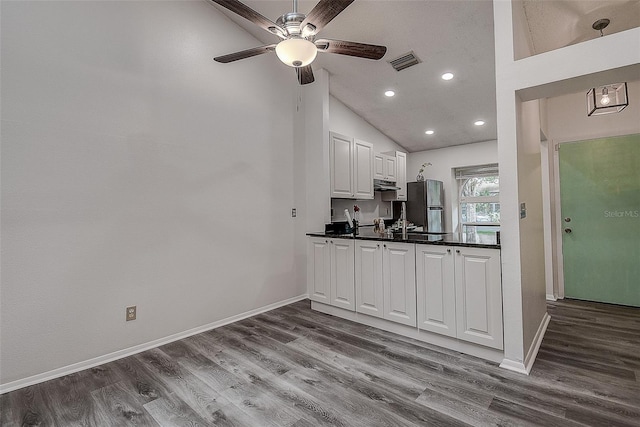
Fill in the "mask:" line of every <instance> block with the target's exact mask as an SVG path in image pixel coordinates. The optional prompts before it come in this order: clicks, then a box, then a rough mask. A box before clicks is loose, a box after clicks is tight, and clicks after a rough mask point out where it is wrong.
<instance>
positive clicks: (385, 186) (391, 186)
mask: <svg viewBox="0 0 640 427" xmlns="http://www.w3.org/2000/svg"><path fill="white" fill-rule="evenodd" d="M398 190H402V189H401V188H400V187H398V186H397V185H396V183H395V182H391V181H383V180H381V179H374V180H373V191H398Z"/></svg>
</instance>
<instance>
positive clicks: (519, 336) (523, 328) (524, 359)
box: [493, 0, 640, 372]
mask: <svg viewBox="0 0 640 427" xmlns="http://www.w3.org/2000/svg"><path fill="white" fill-rule="evenodd" d="M513 7H515V6H514V4H513V3H512V2H510V1H503V0H494V2H493V8H494V29H495V41H496V43H495V48H496V103H497V129H498V158H499V163H500V184H501V185H500V191H501V197H500V202H501V229H502V235H501V245H502V280H503V282H502V283H503V308H504V324H505V330H504V335H505V360H504V361H503V364H502V365H501V366H504V367H508V368H510V369H514V370H518V371H521V372H526V370H527V369H528V368H529V367H530V363H531V362H532V361H533V358H534V357H535V353H536V351H537V349H536V342H532V343H529V342H528V341H529V337H530V335H531V334H530V333H529V332H527V331H531V330H533V328H534V326H535V327H538V326H540V329H539V330H538V331H539V332H543V331H544V323H543V322H544V319H545V318H544V317H543V322H540V317H541V316H540V314H541V313H539V312H538V311H537V310H533V309H529V308H526V309H525V308H523V304H533V305H534V306H536V307H537V306H538V305H540V306H542V304H539V301H538V299H539V298H540V296H539V295H541V291H542V292H544V289H542V290H540V289H538V287H539V285H538V284H537V281H538V276H537V275H534V276H533V277H531V276H530V275H529V274H526V271H525V270H526V269H527V267H524V269H523V265H522V264H523V262H525V257H523V256H521V255H522V254H526V252H527V251H530V250H531V248H529V247H527V246H526V245H527V241H528V240H529V239H532V240H537V239H538V237H537V236H535V235H533V234H537V232H535V228H536V227H531V226H530V224H526V222H523V221H520V220H519V217H518V207H519V206H518V205H519V202H520V201H521V200H522V201H525V202H527V201H528V200H530V199H531V196H532V195H534V194H535V193H537V190H535V189H533V188H531V189H529V188H527V186H526V185H522V184H523V183H520V182H519V180H521V179H527V176H528V175H530V174H529V172H531V173H532V174H533V173H534V172H535V167H534V166H533V162H532V163H529V162H528V161H527V160H526V159H524V158H522V156H521V153H519V150H521V149H527V150H528V149H529V148H528V147H529V142H528V141H527V140H526V139H527V137H525V136H523V135H532V134H530V133H529V130H530V127H529V128H528V130H526V131H525V132H522V130H523V129H524V127H527V126H530V125H531V122H530V123H521V121H522V120H524V121H525V122H528V121H529V120H531V121H535V120H538V123H537V127H538V129H537V130H538V132H539V129H540V123H539V117H536V116H537V115H538V114H539V112H536V111H533V109H529V108H526V107H523V106H522V105H521V103H522V101H527V100H536V99H540V98H546V97H549V96H551V94H553V95H562V94H567V93H572V92H576V91H577V90H582V89H583V88H589V87H593V86H594V85H599V84H605V83H610V82H612V81H619V80H620V79H621V80H622V81H625V80H628V77H629V76H632V75H636V76H637V72H638V71H639V70H640V37H639V36H640V28H635V29H632V30H627V31H623V32H620V33H616V34H612V35H609V36H607V37H600V38H598V39H594V40H589V41H586V42H584V43H579V44H576V45H572V46H567V47H565V48H562V49H557V50H554V51H551V52H546V53H543V54H539V55H535V56H530V57H527V58H523V59H520V60H514V52H522V50H523V49H524V48H525V46H519V47H518V49H514V44H516V43H524V41H526V38H524V37H519V36H518V35H517V34H515V35H514V32H517V31H524V29H522V28H518V25H519V22H518V20H517V19H514V11H513ZM619 46H625V49H619ZM610 52H616V55H610ZM522 114H524V116H523V115H522ZM549 114H551V113H549ZM551 127H552V126H551V124H549V133H551ZM529 138H530V139H533V137H529ZM531 176H533V175H531ZM532 179H533V178H532ZM521 193H522V194H521ZM521 196H523V198H522V199H521ZM547 231H548V230H545V231H544V232H547ZM535 244H536V245H538V243H535ZM521 251H522V254H521ZM534 262H536V263H537V262H538V261H537V259H536V260H535V261H534ZM528 295H534V298H535V301H530V300H529V296H528ZM539 336H540V335H538V336H536V338H537V337H539Z"/></svg>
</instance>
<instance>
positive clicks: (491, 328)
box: [455, 247, 503, 349]
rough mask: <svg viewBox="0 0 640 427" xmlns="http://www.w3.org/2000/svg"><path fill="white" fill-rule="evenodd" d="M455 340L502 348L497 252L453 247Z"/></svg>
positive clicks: (500, 292) (500, 293)
mask: <svg viewBox="0 0 640 427" xmlns="http://www.w3.org/2000/svg"><path fill="white" fill-rule="evenodd" d="M455 252H456V253H455V276H456V278H455V282H456V328H457V337H458V338H460V339H463V340H466V341H470V342H473V343H476V344H482V345H486V346H488V347H493V348H497V349H502V348H503V337H502V280H501V273H500V251H499V250H497V249H478V248H462V247H461V248H456V249H455Z"/></svg>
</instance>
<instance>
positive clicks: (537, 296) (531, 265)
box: [518, 100, 547, 349]
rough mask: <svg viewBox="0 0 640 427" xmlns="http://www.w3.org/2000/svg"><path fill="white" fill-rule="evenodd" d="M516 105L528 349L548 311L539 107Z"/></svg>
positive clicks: (524, 311)
mask: <svg viewBox="0 0 640 427" xmlns="http://www.w3.org/2000/svg"><path fill="white" fill-rule="evenodd" d="M518 106H519V109H518V113H519V117H518V128H519V129H518V202H519V203H520V204H521V203H524V204H525V206H526V216H525V218H520V266H521V267H520V268H521V272H522V277H523V280H522V282H521V285H522V315H523V318H524V319H525V322H523V328H524V329H523V343H524V348H525V349H529V348H530V347H531V345H532V343H533V340H534V337H535V335H536V332H537V331H538V327H539V326H540V323H541V322H542V320H543V317H544V314H545V313H546V311H547V306H546V287H545V257H544V229H543V212H542V207H543V204H542V161H541V154H540V116H539V114H540V108H539V103H538V101H537V100H536V101H528V102H523V103H518Z"/></svg>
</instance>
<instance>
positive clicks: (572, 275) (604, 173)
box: [559, 134, 640, 307]
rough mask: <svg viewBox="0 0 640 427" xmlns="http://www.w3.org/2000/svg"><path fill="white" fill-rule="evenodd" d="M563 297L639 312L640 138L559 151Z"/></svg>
mask: <svg viewBox="0 0 640 427" xmlns="http://www.w3.org/2000/svg"><path fill="white" fill-rule="evenodd" d="M559 169H560V170H559V172H560V202H561V213H562V223H561V228H562V230H561V232H562V258H563V264H564V266H563V267H564V268H563V270H564V295H565V296H566V297H567V298H575V299H580V300H588V301H599V302H607V303H614V304H621V305H629V306H636V307H640V134H635V135H626V136H618V137H610V138H601V139H594V140H588V141H578V142H572V143H563V144H560V146H559Z"/></svg>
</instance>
